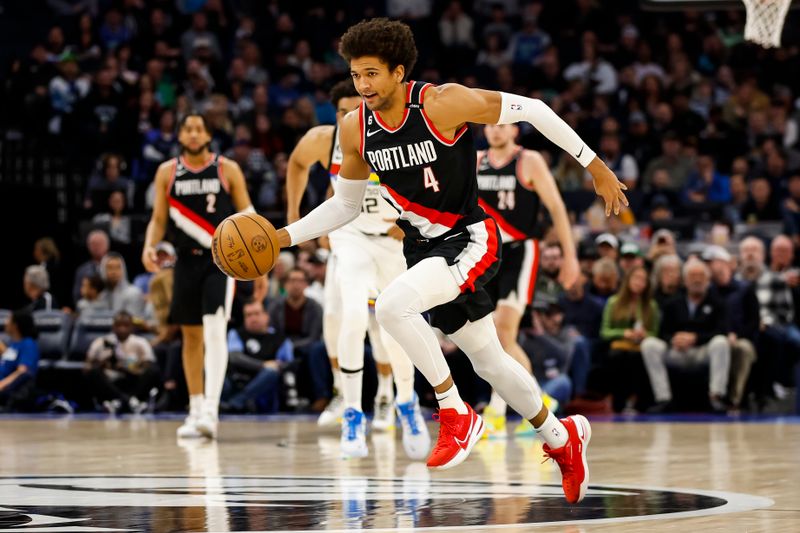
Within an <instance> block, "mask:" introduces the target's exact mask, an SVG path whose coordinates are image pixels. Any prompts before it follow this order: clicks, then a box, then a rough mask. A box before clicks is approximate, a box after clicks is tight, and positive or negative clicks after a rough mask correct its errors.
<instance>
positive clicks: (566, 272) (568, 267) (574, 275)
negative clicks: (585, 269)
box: [558, 255, 581, 289]
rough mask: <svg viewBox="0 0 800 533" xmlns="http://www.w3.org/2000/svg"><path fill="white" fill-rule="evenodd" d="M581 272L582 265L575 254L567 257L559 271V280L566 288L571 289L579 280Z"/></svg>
mask: <svg viewBox="0 0 800 533" xmlns="http://www.w3.org/2000/svg"><path fill="white" fill-rule="evenodd" d="M580 273H581V265H580V263H578V258H577V257H575V256H574V255H573V256H571V257H565V258H564V261H563V262H562V263H561V269H560V270H559V272H558V282H559V283H560V284H561V286H562V287H564V288H565V289H571V288H572V286H573V285H575V282H577V281H578V276H579V275H580Z"/></svg>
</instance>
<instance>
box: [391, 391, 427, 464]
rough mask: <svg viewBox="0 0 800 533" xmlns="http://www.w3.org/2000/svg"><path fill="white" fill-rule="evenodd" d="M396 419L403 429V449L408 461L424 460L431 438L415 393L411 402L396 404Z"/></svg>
mask: <svg viewBox="0 0 800 533" xmlns="http://www.w3.org/2000/svg"><path fill="white" fill-rule="evenodd" d="M397 417H398V418H399V419H400V425H401V426H402V427H403V448H405V450H406V455H407V456H408V458H409V459H415V460H421V459H424V458H425V456H426V455H428V450H430V448H431V436H430V434H429V433H428V426H427V425H426V424H425V418H423V416H422V410H421V409H420V407H419V398H418V397H417V394H416V393H414V396H413V397H412V398H411V401H409V402H406V403H399V404H397Z"/></svg>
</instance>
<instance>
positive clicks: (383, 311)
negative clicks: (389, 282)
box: [375, 288, 406, 330]
mask: <svg viewBox="0 0 800 533" xmlns="http://www.w3.org/2000/svg"><path fill="white" fill-rule="evenodd" d="M398 293H399V291H396V290H392V289H391V288H390V289H388V290H386V291H385V292H382V293H381V294H380V296H378V299H377V300H375V319H376V320H377V321H378V324H380V325H381V326H383V327H384V328H385V329H387V330H388V329H391V326H392V325H393V324H394V323H396V322H397V321H398V320H402V318H403V315H404V313H405V311H406V309H405V308H404V307H405V306H404V305H403V301H402V298H400V297H399V294H398Z"/></svg>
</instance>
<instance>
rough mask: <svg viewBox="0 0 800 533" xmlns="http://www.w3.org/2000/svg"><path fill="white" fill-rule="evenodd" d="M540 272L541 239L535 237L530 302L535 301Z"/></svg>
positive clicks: (529, 290) (529, 292)
mask: <svg viewBox="0 0 800 533" xmlns="http://www.w3.org/2000/svg"><path fill="white" fill-rule="evenodd" d="M538 274H539V239H533V266H532V267H531V274H530V276H531V277H530V279H529V281H528V283H529V285H528V304H531V303H532V302H533V292H534V291H535V290H536V276H537V275H538Z"/></svg>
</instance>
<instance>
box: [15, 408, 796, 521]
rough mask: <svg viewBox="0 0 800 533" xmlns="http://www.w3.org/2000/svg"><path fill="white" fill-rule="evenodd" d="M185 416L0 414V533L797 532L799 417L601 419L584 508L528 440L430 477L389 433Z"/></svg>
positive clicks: (476, 453)
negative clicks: (341, 446) (572, 501)
mask: <svg viewBox="0 0 800 533" xmlns="http://www.w3.org/2000/svg"><path fill="white" fill-rule="evenodd" d="M179 423H180V422H179V420H178V419H176V418H171V419H164V418H158V419H153V418H147V417H144V418H141V417H140V418H121V419H115V418H104V417H87V418H83V417H74V418H30V419H29V418H16V417H7V418H2V419H0V532H8V531H14V532H17V531H24V532H28V531H37V532H44V531H54V532H55V531H146V532H172V531H308V530H319V529H325V530H339V531H345V530H355V529H371V530H384V531H397V530H408V529H411V528H419V529H421V530H434V529H435V530H452V531H482V530H493V531H494V530H501V531H530V530H532V529H535V530H536V531H559V532H570V533H573V532H574V533H576V532H589V531H603V532H625V531H678V530H681V531H725V532H731V531H737V532H738V531H753V532H756V531H758V532H793V531H800V451H799V449H798V444H800V419H797V418H794V419H791V418H789V419H773V420H772V421H759V422H746V423H743V422H715V423H711V422H707V421H700V420H698V421H694V422H655V423H651V422H629V423H628V422H611V421H598V420H595V421H594V423H593V428H594V433H593V438H592V443H591V447H590V449H589V457H590V461H591V462H590V466H591V469H592V483H591V488H590V491H589V494H588V495H587V498H586V499H585V500H584V502H583V503H582V504H580V505H578V506H569V505H567V504H566V503H565V502H564V500H563V497H562V495H561V489H560V485H559V483H560V475H559V473H558V470H557V467H556V466H555V465H554V464H553V463H551V462H547V463H542V459H543V458H542V453H541V444H540V442H539V441H538V440H537V439H516V440H515V439H510V440H507V441H506V440H491V441H482V442H480V443H479V444H478V445H477V446H476V447H475V449H474V450H473V453H472V455H471V456H470V458H469V459H468V460H467V461H466V462H465V463H463V464H462V465H461V466H459V467H456V468H454V469H452V470H448V471H444V472H429V471H428V470H427V468H425V466H424V465H423V464H421V463H413V462H410V461H409V460H408V459H407V458H406V457H405V454H404V452H403V448H402V443H401V441H400V435H399V431H398V432H397V433H396V434H395V433H394V432H392V433H389V434H377V433H371V434H370V435H369V436H368V440H369V446H370V456H369V457H368V458H366V459H360V460H350V461H345V460H342V459H340V458H339V456H338V454H339V450H338V435H337V434H336V432H333V433H330V432H321V431H320V430H318V429H317V427H316V424H315V423H314V421H313V420H311V419H309V418H288V417H284V418H277V419H276V418H271V419H265V418H258V419H256V418H236V419H226V420H224V421H223V423H222V425H221V438H220V440H219V442H217V443H213V442H196V441H195V442H185V443H177V442H176V439H175V429H176V427H177V426H178V424H179ZM431 429H432V430H433V431H434V432H435V430H436V429H435V427H433V426H431ZM773 502H774V503H773Z"/></svg>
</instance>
